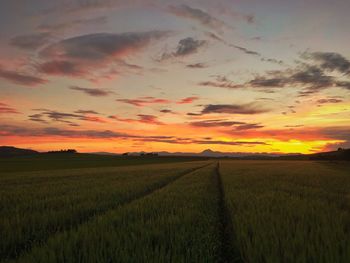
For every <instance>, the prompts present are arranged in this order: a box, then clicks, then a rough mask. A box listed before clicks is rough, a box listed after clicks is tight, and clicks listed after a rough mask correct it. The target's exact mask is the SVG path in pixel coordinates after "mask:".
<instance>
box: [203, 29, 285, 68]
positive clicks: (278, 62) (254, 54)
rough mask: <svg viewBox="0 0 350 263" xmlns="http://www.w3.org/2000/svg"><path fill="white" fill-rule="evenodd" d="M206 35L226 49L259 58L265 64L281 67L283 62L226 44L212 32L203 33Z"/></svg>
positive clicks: (244, 48)
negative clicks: (232, 49) (226, 47)
mask: <svg viewBox="0 0 350 263" xmlns="http://www.w3.org/2000/svg"><path fill="white" fill-rule="evenodd" d="M205 33H206V35H207V36H208V37H210V38H211V39H213V40H216V41H219V42H221V43H223V44H225V45H226V46H228V47H231V48H234V49H237V50H239V51H241V52H243V53H245V54H247V55H252V56H256V57H260V61H266V62H270V63H274V64H279V65H282V64H283V61H282V60H278V59H275V58H267V57H264V56H263V55H262V54H261V53H259V52H257V51H254V50H251V49H249V48H246V47H242V46H239V45H236V44H232V43H229V42H227V41H226V40H225V39H223V38H221V37H219V36H217V35H216V34H214V33H212V32H205Z"/></svg>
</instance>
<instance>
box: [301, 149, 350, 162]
mask: <svg viewBox="0 0 350 263" xmlns="http://www.w3.org/2000/svg"><path fill="white" fill-rule="evenodd" d="M308 157H309V159H310V160H348V161H350V149H342V148H339V149H338V150H337V151H332V152H323V153H315V154H310V155H308Z"/></svg>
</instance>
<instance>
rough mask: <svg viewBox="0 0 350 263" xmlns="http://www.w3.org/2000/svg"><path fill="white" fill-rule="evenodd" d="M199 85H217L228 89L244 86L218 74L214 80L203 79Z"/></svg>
mask: <svg viewBox="0 0 350 263" xmlns="http://www.w3.org/2000/svg"><path fill="white" fill-rule="evenodd" d="M198 85H200V86H206V87H217V88H226V89H237V88H242V87H243V86H242V85H240V84H236V83H234V82H233V81H231V80H229V79H227V78H226V77H225V76H216V77H215V80H213V81H202V82H199V83H198Z"/></svg>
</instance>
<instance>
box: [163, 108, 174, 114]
mask: <svg viewBox="0 0 350 263" xmlns="http://www.w3.org/2000/svg"><path fill="white" fill-rule="evenodd" d="M160 112H161V113H172V114H175V112H174V111H172V110H169V109H163V110H160Z"/></svg>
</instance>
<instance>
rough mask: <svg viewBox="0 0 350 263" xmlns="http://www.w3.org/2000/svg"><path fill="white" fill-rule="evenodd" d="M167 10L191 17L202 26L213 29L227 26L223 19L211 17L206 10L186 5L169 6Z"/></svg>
mask: <svg viewBox="0 0 350 263" xmlns="http://www.w3.org/2000/svg"><path fill="white" fill-rule="evenodd" d="M168 11H169V12H170V13H172V14H173V15H175V16H178V17H183V18H187V19H192V20H194V21H196V22H198V23H200V24H201V25H202V26H204V27H207V28H211V29H214V30H219V31H221V30H222V29H223V28H224V27H228V26H227V25H225V23H224V22H223V21H221V20H219V19H217V18H215V17H213V16H212V15H210V14H208V13H207V12H205V11H203V10H201V9H197V8H192V7H190V6H188V5H179V6H169V8H168Z"/></svg>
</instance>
